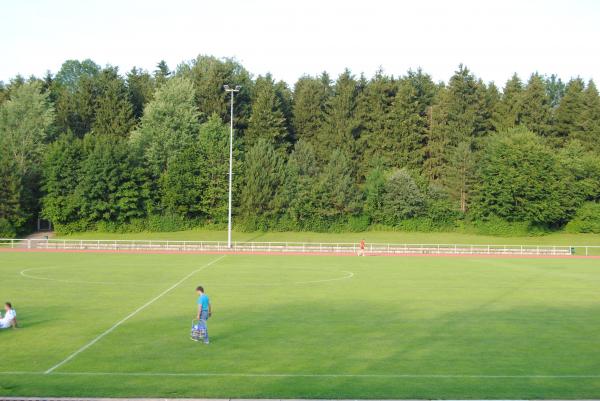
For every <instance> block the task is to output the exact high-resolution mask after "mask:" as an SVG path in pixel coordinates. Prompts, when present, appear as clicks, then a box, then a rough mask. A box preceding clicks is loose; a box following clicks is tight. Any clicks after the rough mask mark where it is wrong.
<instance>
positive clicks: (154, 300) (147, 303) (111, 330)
mask: <svg viewBox="0 0 600 401" xmlns="http://www.w3.org/2000/svg"><path fill="white" fill-rule="evenodd" d="M225 256H227V255H223V256H221V257H219V258H217V259H214V260H212V261H211V262H209V263H207V264H205V265H204V266H202V267H200V268H199V269H196V270H194V271H193V272H191V273H190V274H188V275H187V276H185V277H184V278H182V279H181V280H179V281H178V282H176V283H175V284H173V285H172V286H170V287H169V288H167V289H166V290H164V291H163V292H161V293H160V294H158V295H157V296H155V297H154V298H152V299H151V300H150V301H148V302H146V303H145V304H144V305H142V306H140V307H139V308H137V309H136V310H134V311H133V312H131V313H130V314H129V315H127V316H125V317H124V318H123V319H121V320H119V321H118V322H117V323H115V324H114V325H113V326H112V327H110V328H109V329H108V330H106V331H105V332H103V333H102V334H100V335H99V336H98V337H96V338H94V339H93V340H92V341H90V342H89V343H87V344H86V345H84V346H83V347H81V348H79V349H78V350H77V351H75V352H73V353H72V354H71V355H69V356H68V357H66V358H65V359H64V360H62V361H61V362H59V363H57V364H56V365H54V366H52V367H51V368H50V369H48V370H46V371H45V372H44V374H46V375H47V374H50V373H52V372H54V371H55V370H56V369H58V368H60V367H61V366H63V365H64V364H65V363H67V362H69V361H70V360H72V359H73V358H75V357H76V356H77V355H79V354H81V353H82V352H83V351H85V350H86V349H88V348H90V347H91V346H92V345H94V344H96V343H97V342H98V341H100V340H101V339H102V338H104V337H105V336H107V335H108V334H110V333H112V332H113V330H115V329H116V328H117V327H119V326H120V325H122V324H123V323H125V322H126V321H127V320H129V319H131V318H132V317H134V316H135V315H137V314H138V313H139V312H141V311H142V310H144V309H146V308H147V307H148V306H150V305H152V304H153V303H154V302H156V301H157V300H158V299H160V298H162V297H163V296H164V295H166V294H168V293H169V292H171V291H172V290H174V289H175V288H177V287H178V286H179V285H180V284H182V283H183V282H184V281H186V280H187V279H189V278H190V277H192V276H193V275H194V274H196V273H198V272H199V271H201V270H204V269H206V268H207V267H209V266H211V265H213V264H215V263H217V262H218V261H220V260H221V259H223V258H224V257H225Z"/></svg>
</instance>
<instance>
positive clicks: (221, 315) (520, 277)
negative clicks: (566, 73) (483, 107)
mask: <svg viewBox="0 0 600 401" xmlns="http://www.w3.org/2000/svg"><path fill="white" fill-rule="evenodd" d="M0 272H1V280H0V297H2V301H5V300H6V301H12V302H13V304H14V306H15V307H16V310H17V312H18V317H19V320H20V323H21V326H22V327H21V328H20V329H18V330H3V331H1V332H0V344H1V347H2V358H0V395H2V396H17V395H18V396H121V397H133V396H140V397H141V396H154V397H221V398H239V397H245V398H269V397H270V398H345V399H351V398H355V399H356V398H371V399H373V398H388V399H389V398H428V399H439V398H446V399H447V398H598V397H600V318H599V316H600V292H599V291H598V288H599V284H600V261H599V260H592V259H520V258H510V259H503V258H483V257H454V258H452V257H334V256H241V255H228V256H222V255H221V256H220V255H189V254H188V255H181V254H179V255H164V254H163V255H142V254H93V253H26V252H15V253H12V252H0ZM199 284H201V285H204V287H205V288H206V290H207V293H208V294H209V295H210V297H211V300H212V303H213V308H214V316H213V318H212V319H211V320H209V332H210V336H211V344H210V345H208V346H206V345H204V344H201V343H196V342H192V341H191V340H190V338H189V328H190V323H191V320H192V318H193V317H194V314H195V293H194V289H195V287H196V286H197V285H199Z"/></svg>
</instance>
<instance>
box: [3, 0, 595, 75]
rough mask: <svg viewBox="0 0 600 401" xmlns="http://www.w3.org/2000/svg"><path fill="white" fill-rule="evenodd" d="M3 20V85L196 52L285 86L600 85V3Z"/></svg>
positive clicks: (504, 0)
mask: <svg viewBox="0 0 600 401" xmlns="http://www.w3.org/2000/svg"><path fill="white" fill-rule="evenodd" d="M0 16H1V17H2V24H0V50H1V52H0V54H1V58H2V59H1V61H0V80H4V81H8V79H9V78H11V77H13V76H15V75H16V74H17V73H21V74H22V75H25V76H28V75H30V74H36V75H43V74H44V72H45V71H46V70H48V69H49V70H51V71H53V72H56V71H57V70H58V69H59V68H60V65H61V63H62V62H63V61H64V60H65V59H73V58H75V59H84V58H91V59H93V60H94V61H96V62H97V63H99V64H101V65H104V64H107V63H110V64H112V65H116V66H119V67H120V69H121V71H126V70H129V69H130V68H131V67H132V66H134V65H136V66H139V67H143V68H146V69H149V70H153V69H154V66H155V65H156V63H157V62H158V61H159V60H161V59H165V60H166V61H167V62H168V64H169V66H170V67H171V68H174V67H175V66H176V65H177V64H178V63H180V62H181V61H182V60H188V59H191V58H194V57H195V56H196V55H197V54H211V55H215V56H218V57H235V58H237V59H238V60H239V61H241V62H242V63H243V64H244V66H245V67H246V68H248V69H249V70H250V71H251V72H252V73H254V74H255V75H256V74H264V73H266V72H271V73H272V74H273V75H274V77H275V78H276V79H283V80H286V81H287V82H289V83H293V82H294V81H295V80H296V79H297V78H298V77H299V76H301V75H302V74H317V73H319V72H321V71H323V70H327V71H329V72H330V73H331V74H332V75H333V76H335V75H337V74H338V73H340V72H341V71H342V70H343V69H344V68H345V67H349V68H350V69H351V70H352V71H353V72H354V73H356V74H359V73H361V72H364V73H366V74H367V75H368V76H371V75H372V74H373V72H374V71H375V70H376V69H377V68H378V67H379V66H382V67H383V68H384V70H385V71H386V72H388V73H392V74H395V75H400V74H403V73H405V72H406V70H407V69H409V68H416V67H419V66H420V67H422V68H423V69H424V70H425V71H426V72H428V73H430V74H432V75H433V77H434V79H436V80H447V79H448V78H449V77H450V75H451V74H452V72H453V71H454V70H455V69H456V67H457V65H458V64H459V63H461V62H462V63H464V64H466V65H467V66H468V67H469V68H471V70H473V71H474V72H475V73H476V74H477V75H478V76H480V77H481V78H483V79H484V80H486V81H495V82H497V83H499V84H503V83H504V82H505V81H506V80H507V79H508V78H509V77H510V75H511V74H512V73H513V72H517V73H519V74H520V75H521V76H522V77H527V76H528V75H529V74H531V73H532V72H534V71H539V72H541V73H544V74H550V73H556V74H558V75H559V76H560V77H562V78H563V79H568V78H570V77H573V76H578V75H579V76H581V77H583V78H585V79H589V78H594V79H595V80H596V81H600V51H599V50H600V23H599V21H600V1H594V0H570V1H567V0H547V1H540V0H521V1H515V0H496V1H484V0H479V1H476V0H460V1H458V0H455V1H441V0H440V1H433V0H426V1H423V0H420V1H417V0H412V1H392V0H387V1H386V0H362V1H354V0H345V1H343V0H295V1H284V0H279V1H277V0H257V1H252V0H229V1H205V0H196V1H194V0H160V1H155V0H131V1H127V0H120V1H116V0H101V1H95V0H89V1H85V0H78V1H77V0H52V1H50V0H2V1H0Z"/></svg>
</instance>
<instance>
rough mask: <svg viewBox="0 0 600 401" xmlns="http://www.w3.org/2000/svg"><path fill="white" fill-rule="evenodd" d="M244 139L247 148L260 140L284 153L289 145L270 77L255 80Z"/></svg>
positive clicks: (280, 108) (288, 135) (279, 102)
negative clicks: (250, 110) (250, 111)
mask: <svg viewBox="0 0 600 401" xmlns="http://www.w3.org/2000/svg"><path fill="white" fill-rule="evenodd" d="M244 137H245V141H246V145H247V146H248V147H252V146H253V145H254V144H255V143H256V142H257V141H258V140H259V139H261V138H262V139H265V140H266V141H267V142H269V143H270V144H271V145H272V146H274V147H275V148H276V149H280V150H282V151H284V152H285V151H286V150H287V148H288V146H289V145H290V134H289V132H288V130H287V123H286V120H285V116H284V113H283V111H282V104H281V99H280V97H279V96H278V95H277V92H276V89H275V83H274V82H273V79H272V78H271V76H270V75H267V76H265V77H258V79H257V80H256V84H255V87H254V99H253V102H252V114H251V115H250V119H249V122H248V129H247V130H246V133H245V136H244Z"/></svg>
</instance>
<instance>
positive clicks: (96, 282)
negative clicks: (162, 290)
mask: <svg viewBox="0 0 600 401" xmlns="http://www.w3.org/2000/svg"><path fill="white" fill-rule="evenodd" d="M56 268H57V267H31V268H29V269H25V270H21V272H20V273H19V274H20V275H21V276H23V277H25V278H28V279H32V280H43V281H54V282H57V283H67V284H102V285H133V284H135V285H158V284H160V283H154V284H148V283H133V282H129V283H127V282H123V281H85V280H64V279H58V278H51V277H41V276H34V275H31V274H28V272H30V271H33V270H42V269H56Z"/></svg>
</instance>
